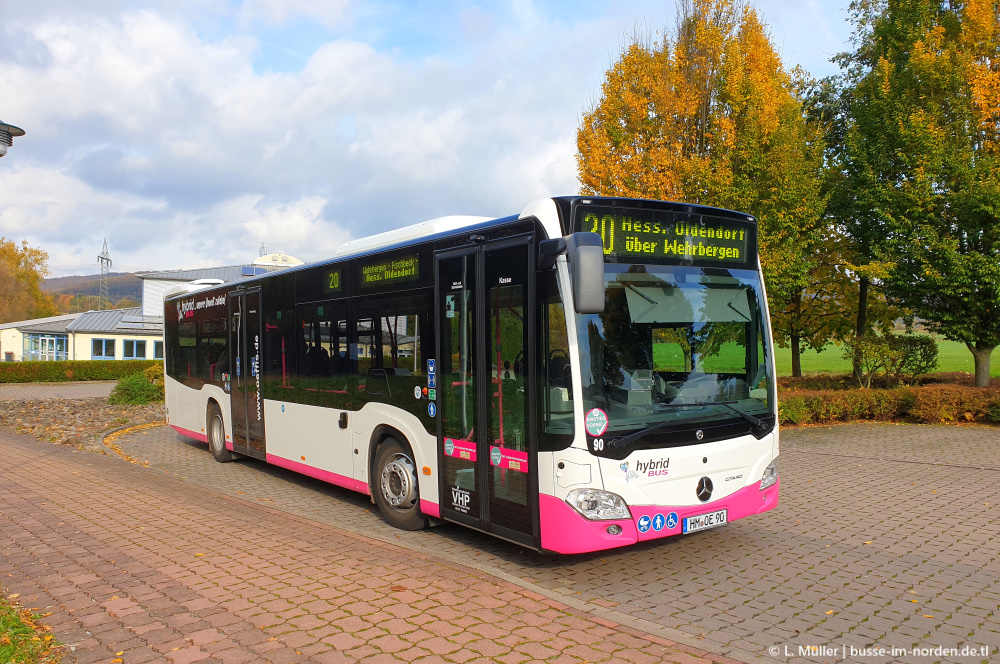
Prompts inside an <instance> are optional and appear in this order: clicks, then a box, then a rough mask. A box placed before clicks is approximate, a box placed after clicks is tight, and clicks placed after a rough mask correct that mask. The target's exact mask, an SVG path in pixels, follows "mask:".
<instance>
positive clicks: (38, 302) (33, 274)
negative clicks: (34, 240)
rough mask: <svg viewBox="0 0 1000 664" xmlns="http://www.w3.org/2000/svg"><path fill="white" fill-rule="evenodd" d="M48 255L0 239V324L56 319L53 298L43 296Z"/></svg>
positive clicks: (25, 244)
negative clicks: (47, 317)
mask: <svg viewBox="0 0 1000 664" xmlns="http://www.w3.org/2000/svg"><path fill="white" fill-rule="evenodd" d="M48 261H49V255H48V254H47V253H46V252H44V251H42V250H41V249H35V248H34V247H30V246H28V243H27V242H22V243H21V246H20V247H19V246H18V245H17V243H16V242H14V241H13V240H8V239H7V238H5V237H0V323H10V322H13V321H18V320H27V319H31V318H42V317H44V316H55V315H56V314H57V313H58V310H57V309H56V305H55V303H54V302H53V301H52V298H51V297H50V296H49V295H47V294H46V293H44V292H42V279H43V278H45V275H46V274H48Z"/></svg>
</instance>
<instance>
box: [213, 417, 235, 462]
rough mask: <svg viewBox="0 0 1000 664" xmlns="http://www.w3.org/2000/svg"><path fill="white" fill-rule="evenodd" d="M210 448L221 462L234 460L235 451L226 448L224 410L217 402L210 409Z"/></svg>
mask: <svg viewBox="0 0 1000 664" xmlns="http://www.w3.org/2000/svg"><path fill="white" fill-rule="evenodd" d="M208 449H209V451H211V452H212V456H213V457H215V460H216V461H218V462H219V463H227V462H229V461H232V460H233V453H232V452H230V451H229V450H227V449H226V425H225V423H224V422H223V421H222V411H221V410H220V409H219V407H218V406H217V405H215V404H212V407H211V408H209V409H208Z"/></svg>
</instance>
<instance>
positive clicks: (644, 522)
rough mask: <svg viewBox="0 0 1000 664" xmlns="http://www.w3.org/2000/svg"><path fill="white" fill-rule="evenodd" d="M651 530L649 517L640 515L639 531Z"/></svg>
mask: <svg viewBox="0 0 1000 664" xmlns="http://www.w3.org/2000/svg"><path fill="white" fill-rule="evenodd" d="M647 530H649V517H648V516H641V517H639V532H640V533H644V532H646V531H647Z"/></svg>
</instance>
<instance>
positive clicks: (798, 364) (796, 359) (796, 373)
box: [792, 334, 802, 378]
mask: <svg viewBox="0 0 1000 664" xmlns="http://www.w3.org/2000/svg"><path fill="white" fill-rule="evenodd" d="M792 377H793V378H802V358H801V357H800V356H799V335H797V334H793V335H792Z"/></svg>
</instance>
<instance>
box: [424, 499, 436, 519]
mask: <svg viewBox="0 0 1000 664" xmlns="http://www.w3.org/2000/svg"><path fill="white" fill-rule="evenodd" d="M420 511H421V512H423V513H424V514H426V515H427V516H434V517H438V518H440V517H441V508H440V507H438V505H437V503H432V502H430V501H429V500H421V501H420Z"/></svg>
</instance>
